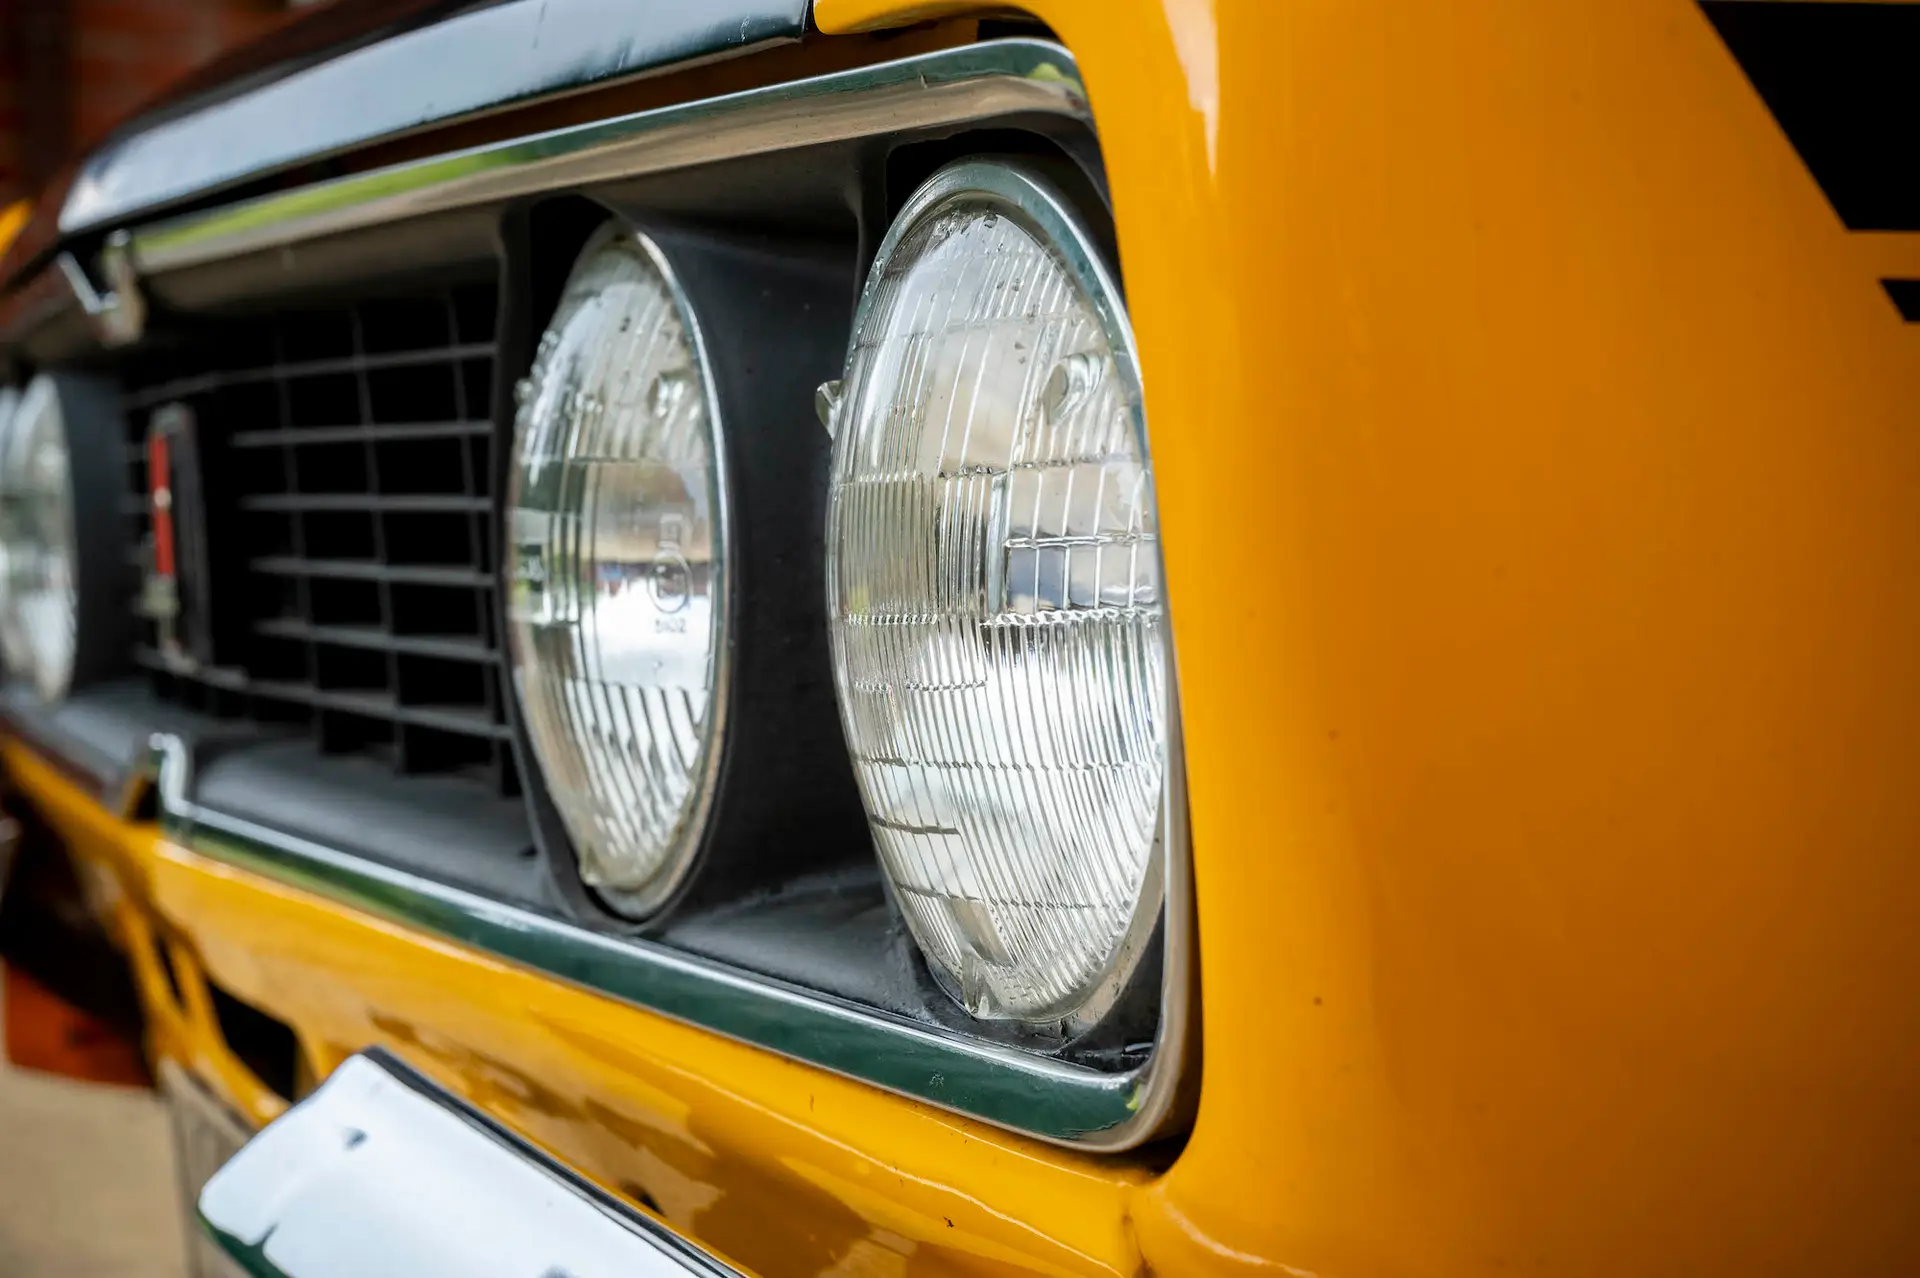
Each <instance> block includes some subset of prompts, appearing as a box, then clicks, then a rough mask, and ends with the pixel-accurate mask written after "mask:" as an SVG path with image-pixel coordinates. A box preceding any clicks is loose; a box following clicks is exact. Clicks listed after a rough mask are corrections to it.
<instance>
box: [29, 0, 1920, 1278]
mask: <svg viewBox="0 0 1920 1278" xmlns="http://www.w3.org/2000/svg"><path fill="white" fill-rule="evenodd" d="M967 8H968V6H955V5H938V6H927V5H919V6H902V5H899V4H895V3H889V2H888V0H818V3H817V5H816V10H815V17H816V21H817V22H818V24H819V25H820V26H821V27H822V28H823V29H824V30H826V31H829V32H834V31H847V30H854V29H861V28H867V27H879V26H887V25H892V24H896V23H899V22H902V21H905V20H907V19H908V18H910V17H917V16H927V15H929V14H932V13H934V12H936V11H937V12H940V13H949V14H950V13H958V12H964V11H966V9H967ZM1031 8H1032V10H1033V11H1034V12H1035V13H1036V14H1037V15H1038V16H1040V17H1041V18H1043V19H1044V20H1046V21H1047V22H1048V23H1049V24H1050V25H1051V26H1052V27H1053V28H1054V29H1055V30H1057V31H1058V32H1059V33H1060V34H1061V36H1062V37H1063V38H1064V39H1065V40H1066V41H1067V43H1068V44H1069V45H1070V46H1072V47H1073V49H1074V50H1075V53H1076V56H1077V57H1078V59H1079V61H1080V64H1081V67H1082V70H1083V72H1084V74H1085V76H1086V79H1087V82H1088V85H1089V90H1090V93H1091V96H1092V100H1093V107H1094V111H1095V114H1096V116H1097V118H1098V121H1099V125H1100V129H1101V134H1102V139H1103V145H1104V148H1105V152H1106V158H1107V163H1108V169H1109V173H1110V176H1111V180H1112V186H1113V191H1114V196H1115V201H1116V210H1117V217H1118V222H1119V228H1120V241H1121V253H1122V258H1123V266H1124V269H1125V274H1126V279H1127V284H1128V291H1129V297H1130V301H1131V306H1132V310H1133V314H1134V321H1135V325H1136V328H1137V330H1138V333H1139V338H1140V344H1141V350H1142V357H1143V363H1144V368H1145V373H1146V379H1147V387H1148V392H1147V393H1148V406H1149V416H1150V421H1151V424H1152V431H1153V436H1154V449H1155V458H1156V467H1157V471H1158V477H1159V484H1160V499H1161V505H1162V515H1163V525H1164V528H1165V534H1166V548H1167V556H1168V570H1169V579H1170V593H1171V598H1172V601H1173V608H1174V614H1175V624H1176V627H1177V642H1178V649H1179V652H1178V655H1179V661H1180V676H1181V688H1182V699H1183V710H1184V715H1185V733H1186V739H1187V751H1188V773H1189V778H1190V788H1191V799H1192V826H1193V834H1194V844H1195V848H1194V856H1195V867H1196V879H1197V896H1198V908H1199V921H1200V928H1199V932H1200V938H1201V942H1200V943H1201V958H1202V963H1201V968H1202V972H1203V978H1204V1010H1203V1015H1204V1022H1205V1023H1204V1042H1205V1067H1204V1068H1205V1077H1204V1086H1203V1089H1202V1094H1201V1106H1200V1113H1199V1118H1198V1121H1197V1125H1196V1128H1195V1130H1194V1133H1193V1135H1192V1137H1191V1139H1190V1141H1189V1142H1188V1144H1187V1146H1186V1148H1185V1149H1184V1151H1182V1152H1181V1153H1180V1156H1179V1157H1178V1159H1177V1161H1175V1162H1174V1163H1173V1165H1172V1167H1171V1169H1170V1170H1169V1171H1167V1172H1166V1173H1165V1174H1164V1175H1162V1176H1157V1177H1156V1176H1155V1175H1153V1174H1152V1173H1151V1172H1150V1171H1149V1170H1148V1169H1147V1168H1146V1167H1145V1166H1143V1165H1142V1164H1140V1163H1137V1162H1132V1161H1127V1160H1105V1161H1102V1160H1092V1159H1080V1158H1076V1157H1073V1156H1071V1155H1068V1154H1064V1153H1061V1152H1060V1151H1057V1150H1051V1149H1047V1148H1043V1147H1040V1146H1037V1145H1033V1144H1030V1143H1028V1142H1025V1141H1021V1140H1019V1139H1017V1138H1014V1137H1010V1136H1006V1135H1004V1134H1001V1133H996V1132H993V1131H991V1130H989V1129H985V1128H983V1127H980V1126H979V1125H977V1124H973V1123H969V1122H967V1121H965V1120H962V1119H958V1118H954V1117H952V1116H949V1115H944V1114H941V1113H939V1112H937V1111H934V1110H931V1109H929V1108H927V1107H925V1106H921V1105H917V1104H914V1103H911V1102H907V1101H902V1100H899V1099H897V1098H892V1097H888V1096H883V1095H880V1094H877V1093H875V1092H874V1091H872V1090H871V1089H869V1088H866V1087H864V1086H861V1085H859V1084H856V1083H852V1082H847V1081H845V1080H841V1079H837V1078H834V1077H831V1076H828V1075H825V1074H822V1073H821V1072H819V1071H817V1070H813V1069H810V1068H808V1067H805V1066H801V1065H798V1064H794V1063H791V1062H787V1061H784V1060H781V1059H779V1058H776V1057H773V1056H771V1055H768V1054H766V1053H762V1052H758V1051H755V1050H752V1049H750V1048H746V1047H742V1046H740V1045H737V1044H733V1043H729V1042H726V1041H724V1040H720V1039H717V1038H715V1037H714V1036H712V1035H708V1034H705V1033H702V1032H699V1031H696V1030H692V1029H689V1028H686V1027H684V1026H680V1025H677V1024H675V1023H673V1022H670V1021H666V1020H663V1019H661V1018H658V1017H654V1016H651V1015H648V1014H646V1013H643V1012H640V1011H637V1010H634V1009H631V1008H627V1007H624V1006H622V1005H619V1004H616V1003H613V1002H611V1001H609V1000H606V999H603V998H600V997H598V996H594V995H590V994H587V993H583V992H581V991H578V990H574V989H572V988H569V987H566V986H563V985H559V984H557V983H555V982H553V981H550V980H547V979H544V978H541V977H539V976H537V975H534V974H531V973H527V972H524V971H521V970H519V969H515V968H512V967H509V966H506V965H503V964H500V963H497V962H495V961H493V960H490V959H487V958H485V957H483V956H479V955H476V954H473V953H470V952H467V951H464V950H461V949H458V948H457V947H452V946H448V945H444V944H441V943H439V942H436V941H432V940H429V939H426V938H423V937H420V936H417V935H413V934H410V933H407V932H405V931H403V930H400V929H396V928H393V927H390V926H388V925H386V924H384V923H381V922H379V921H376V920H372V919H368V918H365V917H362V916H358V915H355V914H352V913H350V912H345V911H341V910H338V909H336V908H333V907H330V906H328V905H326V904H324V903H322V902H319V901H316V900H314V899H312V898H310V897H307V896H304V895H302V894H300V893H297V892H293V891H289V890H286V889H283V888H281V887H278V886H276V885H274V884H272V883H269V882H265V881H263V880H260V879H258V878H254V877H251V876H249V875H246V874H243V873H239V872H236V871H233V870H230V869H226V868H223V867H220V866H218V865H214V864H210V863H208V862H206V861H204V860H202V859H200V858H197V857H195V856H193V855H192V854H190V853H187V852H184V851H182V850H181V849H178V848H175V847H171V846H169V845H167V844H166V843H165V842H164V841H162V840H159V839H157V838H155V837H154V835H153V833H152V832H151V831H150V830H142V829H139V828H137V827H129V826H124V825H121V824H120V823H118V822H117V820H115V819H114V818H112V817H110V816H107V815H106V814H104V812H101V811H99V810H97V809H92V810H90V809H89V804H90V803H91V800H89V799H88V798H87V797H86V796H85V795H82V794H80V793H79V792H78V791H76V790H74V789H73V787H72V786H71V785H70V784H68V783H67V782H66V781H64V780H63V779H62V778H61V777H59V776H58V775H57V774H54V773H52V772H51V771H50V770H48V769H46V768H45V767H44V765H38V764H37V761H35V760H34V759H32V758H31V757H30V756H29V755H28V754H27V752H25V751H23V750H22V749H20V748H19V747H17V746H14V745H11V744H10V745H8V747H7V748H6V751H5V757H6V760H7V762H8V765H9V768H10V770H11V771H12V773H13V775H14V776H15V778H16V780H17V781H18V783H19V784H20V785H22V787H23V788H25V789H26V790H27V791H28V793H29V794H31V795H32V796H33V797H34V799H35V801H36V802H37V803H39V804H40V805H41V806H42V808H43V809H44V810H47V811H49V812H52V813H57V814H59V815H58V816H57V817H56V818H55V819H56V824H59V825H60V826H61V829H62V831H63V833H65V834H67V836H68V837H69V839H70V840H71V841H73V842H74V843H75V845H76V847H78V848H80V849H81V850H82V851H83V854H85V855H87V856H88V857H89V858H91V859H93V860H94V861H96V862H97V863H99V864H101V865H104V866H109V867H111V872H112V873H113V874H114V875H115V876H116V879H117V880H118V881H120V882H121V883H122V884H123V885H124V891H125V893H126V897H127V900H128V902H130V903H131V904H130V905H129V907H128V908H130V909H134V910H137V911H139V912H140V915H141V919H142V920H147V921H150V923H151V925H152V926H153V927H154V928H156V929H158V930H160V931H162V932H163V933H165V934H166V935H167V936H168V937H170V938H173V939H174V942H175V943H176V944H177V945H178V946H179V947H180V949H181V952H183V953H186V954H189V955H191V956H192V958H193V960H194V962H195V963H197V964H204V967H205V970H206V971H207V972H209V973H210V974H211V975H212V976H213V978H214V979H215V980H217V981H219V982H221V983H222V984H224V985H226V986H228V987H229V988H231V989H233V990H234V991H235V992H237V993H239V994H241V995H242V996H243V997H246V998H248V999H250V1000H252V1001H256V1002H258V1003H260V1004H261V1005H263V1006H266V1007H268V1008H270V1009H272V1010H273V1011H275V1012H276V1013H277V1014H279V1015H281V1016H282V1017H284V1018H286V1019H287V1020H289V1021H290V1022H292V1023H293V1024H294V1025H295V1026H296V1027H297V1028H298V1029H299V1031H300V1033H301V1035H302V1038H303V1045H304V1048H305V1050H306V1051H307V1052H308V1053H309V1055H310V1056H311V1057H312V1065H313V1067H314V1068H315V1069H316V1070H317V1071H324V1069H325V1068H327V1067H328V1066H329V1065H330V1064H331V1063H332V1062H333V1061H335V1060H337V1059H338V1058H339V1056H340V1055H341V1054H342V1053H345V1052H347V1051H350V1050H352V1049H354V1048H356V1047H359V1046H362V1045H364V1044H366V1043H369V1042H382V1043H386V1044H388V1045H390V1046H394V1047H396V1048H397V1049H398V1050H400V1051H401V1052H402V1053H403V1054H404V1055H406V1056H408V1057H409V1059H411V1060H413V1061H414V1062H415V1063H416V1064H418V1065H420V1066H421V1067H422V1068H424V1069H426V1070H427V1071H428V1072H430V1073H432V1074H433V1075H435V1076H436V1077H438V1078H440V1079H441V1080H443V1081H445V1082H447V1083H449V1084H450V1085H452V1086H454V1087H455V1088H457V1089H458V1090H460V1091H461V1092H463V1093H464V1094H466V1095H468V1096H469V1097H471V1098H473V1099H475V1100H476V1101H478V1102H479V1103H481V1104H483V1105H484V1106H486V1107H487V1108H488V1109H489V1110H490V1111H491V1112H493V1113H495V1114H496V1115H497V1116H499V1117H501V1118H502V1119H503V1120H505V1121H507V1122H509V1123H511V1124H513V1125H514V1126H515V1127H517V1128H519V1129H520V1130H522V1131H524V1132H526V1133H528V1134H529V1135H530V1136H532V1137H533V1138H534V1139H536V1140H538V1141H540V1142H541V1143H543V1144H544V1145H546V1146H547V1147H549V1148H550V1149H552V1150H554V1151H555V1152H556V1153H558V1154H559V1155H560V1156H562V1157H563V1158H565V1159H567V1160H568V1161H570V1162H572V1163H573V1164H574V1165H576V1166H578V1167H580V1168H582V1169H583V1170H584V1171H586V1172H587V1173H588V1174H590V1175H593V1176H595V1177H596V1178H598V1179H600V1180H601V1181H602V1182H603V1183H605V1184H607V1185H608V1186H610V1187H612V1188H615V1189H617V1190H622V1191H624V1192H628V1193H630V1194H635V1195H636V1196H637V1194H638V1193H639V1192H642V1191H644V1193H645V1194H646V1195H647V1196H648V1197H649V1198H650V1199H651V1200H652V1201H654V1202H656V1203H657V1204H658V1207H659V1209H660V1211H661V1212H662V1214H664V1215H665V1216H666V1217H668V1218H669V1219H670V1220H672V1221H673V1222H674V1223H675V1224H676V1225H678V1226H680V1227H682V1228H684V1229H686V1230H687V1231H688V1232H690V1233H691V1234H693V1235H694V1236H696V1237H698V1238H700V1239H701V1240H702V1241H705V1242H707V1243H709V1244H710V1245H712V1246H714V1247H716V1248H717V1249H719V1250H721V1251H723V1252H726V1253H729V1254H731V1255H734V1256H736V1257H737V1258H738V1259H740V1260H742V1261H744V1262H746V1263H748V1264H750V1265H753V1266H756V1267H758V1268H760V1269H761V1270H763V1271H764V1272H766V1273H767V1274H769V1275H787V1274H794V1275H799V1274H827V1273H833V1274H889V1273H913V1274H922V1273H926V1274H933V1273H948V1272H996V1271H1001V1272H1004V1271H1007V1270H1013V1271H1021V1270H1025V1271H1032V1272H1050V1273H1071V1274H1082V1273H1086V1274H1095V1273H1108V1274H1127V1273H1133V1272H1137V1271H1138V1270H1140V1269H1141V1268H1142V1267H1143V1266H1150V1267H1151V1269H1152V1270H1153V1271H1154V1272H1157V1273H1161V1274H1168V1275H1173V1274H1182V1275H1184V1274H1233V1273H1239V1272H1243V1271H1249V1272H1250V1271H1271V1272H1279V1273H1295V1274H1300V1273H1314V1274H1321V1275H1326V1276H1328V1278H1334V1276H1340V1278H1376V1276H1383V1278H1384V1276H1398V1275H1413V1274H1421V1275H1448V1276H1455V1275H1459V1276H1468V1275H1493V1274H1504V1273H1512V1272H1520V1271H1530V1272H1540V1273H1552V1274H1556V1275H1569V1276H1578V1275H1589V1274H1591V1275H1600V1274H1605V1275H1608V1278H1614V1276H1615V1275H1618V1274H1623V1273H1630V1274H1636V1275H1641V1274H1701V1273H1714V1274H1720V1273H1741V1274H1758V1273H1778V1272H1788V1271H1792V1272H1800V1271H1805V1270H1812V1269H1818V1270H1819V1271H1821V1272H1834V1273H1872V1274H1880V1273H1896V1272H1910V1271H1914V1270H1917V1269H1920V1235H1917V1234H1916V1232H1915V1231H1914V1230H1913V1228H1912V1227H1911V1226H1910V1225H1909V1223H1908V1221H1909V1219H1910V1217H1911V1215H1912V1210H1911V1205H1912V1203H1913V1202H1914V1201H1916V1198H1917V1197H1920V1184H1916V1180H1917V1179H1920V1164H1917V1163H1916V1160H1915V1159H1914V1157H1913V1150H1914V1149H1915V1148H1916V1144H1920V1085H1917V1084H1916V1083H1915V1082H1914V1080H1915V1079H1916V1078H1920V1059H1916V1058H1917V1057H1920V1000H1915V999H1914V998H1913V987H1914V977H1915V975H1916V973H1920V929H1917V928H1915V927H1913V926H1912V919H1913V917H1914V915H1915V905H1916V903H1920V901H1917V898H1920V892H1917V891H1916V889H1917V888H1920V858H1916V857H1914V856H1913V855H1912V850H1913V849H1914V848H1915V847H1916V846H1920V786H1916V785H1915V784H1914V777H1915V775H1916V772H1920V766H1917V765H1920V661H1916V659H1915V657H1914V654H1915V653H1916V652H1920V537H1917V536H1916V535H1915V525H1914V516H1913V512H1914V511H1915V510H1916V509H1920V433H1916V432H1915V430H1914V429H1913V426H1912V422H1911V414H1912V412H1913V406H1914V405H1915V404H1916V403H1920V328H1909V327H1907V326H1905V325H1903V324H1901V323H1900V322H1899V319H1898V317H1897V315H1895V314H1894V312H1893V310H1892V308H1891V307H1890V306H1889V305H1888V303H1887V301H1886V299H1885V297H1884V296H1883V295H1882V294H1881V292H1880V290H1879V287H1878V284H1877V280H1878V278H1879V276H1881V275H1883V274H1920V237H1913V236H1863V235H1848V234H1846V233H1845V232H1844V230H1843V229H1842V228H1841V226H1840V225H1839V223H1838V221H1837V219H1836V218H1835V216H1834V215H1833V213H1832V211H1831V209H1830V208H1829V207H1828V206H1827V204H1826V203H1825V201H1824V200H1823V198H1822V197H1821V195H1820V193H1819V191H1818V189H1817V188H1816V187H1815V186H1814V184H1813V182H1812V180H1811V179H1810V177H1809V176H1808V175H1807V173H1806V172H1805V171H1804V169H1803V168H1802V167H1801V165H1800V163H1799V161H1798V159H1797V158H1796V157H1795V156H1794V154H1793V153H1792V150H1791V148H1790V147H1789V146H1788V145H1787V143H1786V142H1785V140H1784V139H1783V138H1782V137H1781V135H1780V133H1779V131H1778V130H1777V128H1775V126H1774V125H1773V123H1772V121H1771V120H1770V119H1769V118H1768V116H1767V114H1766V111H1765V109H1764V107H1763V106H1762V104H1761V103H1760V102H1759V101H1758V99H1757V98H1756V97H1755V95H1754V94H1753V93H1752V91H1751V90H1750V88H1749V87H1748V86H1747V84H1746V82H1745V81H1744V79H1743V78H1742V77H1741V75H1740V73H1739V71H1738V69H1737V68H1736V67H1735V66H1734V64H1733V62H1732V60H1731V58H1730V57H1729V56H1728V55H1727V53H1726V52H1725V50H1724V49H1723V48H1722V47H1721V46H1720V44H1719V42H1718V41H1717V39H1716V37H1715V36H1714V34H1713V32H1712V31H1711V29H1710V28H1709V27H1708V25H1707V24H1706V22H1705V21H1704V20H1703V19H1702V17H1701V15H1700V13H1699V11H1698V9H1697V8H1696V6H1695V5H1694V4H1693V3H1692V2H1691V0H1555V2H1554V3H1541V2H1540V0H1032V3H1031ZM129 930H133V929H129ZM146 983H147V984H148V985H149V986H151V985H152V982H151V981H150V980H149V981H148V982H146ZM189 1001H191V1000H189ZM187 1024H188V1027H187V1028H185V1029H182V1030H180V1031H179V1033H180V1034H182V1035H185V1036H188V1039H187V1042H186V1044H185V1045H184V1046H182V1047H180V1048H179V1049H178V1050H181V1051H182V1052H186V1053H193V1052H199V1053H201V1055H199V1056H195V1057H193V1059H196V1060H212V1059H214V1058H215V1057H216V1056H217V1051H216V1049H217V1044H215V1045H213V1046H207V1045H205V1044H204V1043H202V1041H201V1040H203V1039H205V1038H206V1037H207V1031H206V1029H205V1026H204V1025H201V1026H199V1027H197V1028H196V1027H194V1026H193V1025H192V1024H191V1018H187ZM212 1072H217V1070H214V1071H212ZM236 1087H237V1084H234V1083H233V1082H232V1081H231V1080H229V1082H228V1083H227V1084H225V1090H226V1093H227V1095H228V1096H229V1098H230V1099H232V1100H233V1101H234V1103H235V1104H237V1105H242V1106H245V1105H246V1104H247V1102H246V1100H245V1098H244V1096H243V1095H241V1094H240V1092H239V1091H236V1090H235V1089H236ZM249 1112H254V1111H251V1110H250V1111H249Z"/></svg>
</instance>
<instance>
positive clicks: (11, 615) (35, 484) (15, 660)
mask: <svg viewBox="0 0 1920 1278" xmlns="http://www.w3.org/2000/svg"><path fill="white" fill-rule="evenodd" d="M0 509H4V512H5V514H4V524H5V527H4V534H0V544H3V545H4V548H5V572H6V592H5V593H6V600H5V611H4V618H3V619H0V648H3V649H4V652H5V657H6V667H7V672H8V675H9V676H10V677H11V678H15V679H19V680H23V681H25V682H27V683H30V684H32V686H33V688H34V690H35V691H36V692H38V693H39V695H40V697H41V698H42V699H43V700H46V701H57V700H59V699H60V698H61V697H63V696H65V695H66V693H67V689H68V687H69V686H70V685H71V684H72V682H73V667H74V652H75V646H76V643H77V639H78V634H77V629H78V616H77V609H78V599H79V596H78V591H77V584H76V583H77V577H76V571H75V569H76V564H75V558H76V556H75V548H74V541H75V538H74V520H73V467H72V458H71V455H70V454H69V452H68V449H67V426H66V422H65V420H64V414H63V412H62V405H61V397H60V393H59V386H58V384H57V383H56V382H55V380H54V378H52V377H51V376H49V375H47V374H42V375H40V376H39V377H36V378H34V379H33V381H32V382H31V383H30V384H29V385H28V386H27V389H26V391H25V393H24V394H22V395H21V397H20V403H19V407H18V409H17V411H15V413H14V414H13V420H12V424H11V427H10V428H9V429H8V430H7V431H6V432H5V435H4V441H0Z"/></svg>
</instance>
